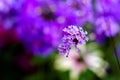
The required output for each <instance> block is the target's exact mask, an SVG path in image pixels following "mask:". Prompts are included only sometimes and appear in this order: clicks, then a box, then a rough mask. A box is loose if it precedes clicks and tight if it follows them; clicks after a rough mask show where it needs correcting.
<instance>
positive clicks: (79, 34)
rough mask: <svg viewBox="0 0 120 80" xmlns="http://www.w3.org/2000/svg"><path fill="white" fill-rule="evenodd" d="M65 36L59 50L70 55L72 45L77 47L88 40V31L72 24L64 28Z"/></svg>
mask: <svg viewBox="0 0 120 80" xmlns="http://www.w3.org/2000/svg"><path fill="white" fill-rule="evenodd" d="M63 32H64V36H63V38H62V43H61V44H60V45H59V47H58V50H59V52H60V54H61V55H66V57H68V55H69V52H70V49H71V46H74V47H75V48H76V49H79V48H77V45H82V44H85V43H86V41H88V37H87V36H86V35H87V31H84V30H83V29H82V27H79V26H74V25H70V26H68V27H66V28H64V29H63Z"/></svg>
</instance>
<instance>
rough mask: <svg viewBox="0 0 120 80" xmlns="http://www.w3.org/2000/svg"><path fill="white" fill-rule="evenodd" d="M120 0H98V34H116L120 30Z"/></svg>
mask: <svg viewBox="0 0 120 80" xmlns="http://www.w3.org/2000/svg"><path fill="white" fill-rule="evenodd" d="M119 5H120V0H96V3H95V13H94V14H95V16H94V19H95V21H94V22H95V23H94V24H95V26H96V27H95V29H96V34H97V35H103V34H104V35H105V36H106V37H112V36H115V35H116V34H117V33H118V32H119V24H118V22H119V21H120V18H119V17H118V16H120V10H119V7H118V6H119Z"/></svg>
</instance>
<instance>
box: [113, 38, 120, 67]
mask: <svg viewBox="0 0 120 80" xmlns="http://www.w3.org/2000/svg"><path fill="white" fill-rule="evenodd" d="M111 42H112V45H113V50H114V53H115V57H116V60H117V64H118V67H119V69H120V63H119V58H118V55H117V50H116V47H115V41H114V39H113V38H112V37H111Z"/></svg>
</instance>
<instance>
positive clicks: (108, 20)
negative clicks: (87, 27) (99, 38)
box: [95, 15, 119, 37]
mask: <svg viewBox="0 0 120 80" xmlns="http://www.w3.org/2000/svg"><path fill="white" fill-rule="evenodd" d="M95 25H96V32H97V34H99V35H100V34H103V33H104V34H105V35H106V36H107V37H111V36H115V35H116V34H117V33H118V32H119V25H118V23H117V22H116V20H115V19H114V18H113V17H112V16H109V15H108V16H99V17H97V18H96V21H95Z"/></svg>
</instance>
